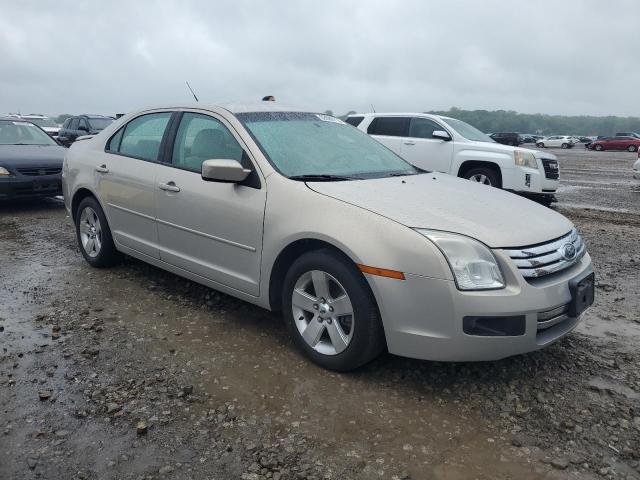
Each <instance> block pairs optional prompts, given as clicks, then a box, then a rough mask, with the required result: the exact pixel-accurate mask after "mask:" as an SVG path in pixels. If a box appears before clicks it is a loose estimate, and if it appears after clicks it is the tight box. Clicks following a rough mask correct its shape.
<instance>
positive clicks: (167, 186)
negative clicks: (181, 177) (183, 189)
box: [158, 182, 180, 192]
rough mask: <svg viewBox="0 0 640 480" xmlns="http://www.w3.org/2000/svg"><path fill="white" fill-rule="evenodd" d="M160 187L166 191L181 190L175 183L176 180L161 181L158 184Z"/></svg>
mask: <svg viewBox="0 0 640 480" xmlns="http://www.w3.org/2000/svg"><path fill="white" fill-rule="evenodd" d="M158 188H160V190H164V191H165V192H179V191H180V187H179V186H177V185H176V184H175V182H168V183H160V184H158Z"/></svg>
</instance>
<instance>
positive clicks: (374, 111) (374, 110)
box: [371, 103, 376, 113]
mask: <svg viewBox="0 0 640 480" xmlns="http://www.w3.org/2000/svg"><path fill="white" fill-rule="evenodd" d="M371 110H373V113H376V109H375V108H373V103H372V104H371Z"/></svg>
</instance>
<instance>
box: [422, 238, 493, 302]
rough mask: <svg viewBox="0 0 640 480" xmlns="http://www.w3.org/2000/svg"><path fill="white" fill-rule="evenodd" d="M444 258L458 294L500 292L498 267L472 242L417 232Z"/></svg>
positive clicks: (485, 250) (471, 240) (479, 244)
mask: <svg viewBox="0 0 640 480" xmlns="http://www.w3.org/2000/svg"><path fill="white" fill-rule="evenodd" d="M417 231H418V232H419V233H421V234H422V235H424V236H425V237H427V238H428V239H429V240H431V241H432V242H433V243H435V244H436V246H437V247H438V248H439V249H440V251H441V252H442V253H443V254H444V256H445V258H446V259H447V262H449V266H450V267H451V272H452V273H453V276H454V278H455V279H456V285H457V286H458V289H459V290H494V289H498V288H504V287H505V283H504V278H503V276H502V272H501V271H500V266H499V265H498V261H497V260H496V257H495V256H494V255H493V253H492V252H491V250H489V248H487V247H486V246H485V245H484V244H482V243H480V242H479V241H477V240H474V239H473V238H470V237H466V236H464V235H457V234H455V233H447V232H439V231H437V230H424V229H417Z"/></svg>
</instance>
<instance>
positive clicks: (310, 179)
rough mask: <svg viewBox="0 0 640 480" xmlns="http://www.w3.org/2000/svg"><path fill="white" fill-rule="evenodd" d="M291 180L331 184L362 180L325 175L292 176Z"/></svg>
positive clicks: (344, 176)
mask: <svg viewBox="0 0 640 480" xmlns="http://www.w3.org/2000/svg"><path fill="white" fill-rule="evenodd" d="M289 178H290V179H291V180H301V181H303V182H307V181H308V182H332V181H341V180H362V178H360V177H349V176H346V175H327V174H308V175H293V176H291V177H289Z"/></svg>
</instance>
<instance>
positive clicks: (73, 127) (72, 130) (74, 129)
mask: <svg viewBox="0 0 640 480" xmlns="http://www.w3.org/2000/svg"><path fill="white" fill-rule="evenodd" d="M79 124H80V119H79V118H78V117H73V118H72V119H71V122H70V123H69V130H67V139H68V142H69V144H71V143H73V142H75V141H76V138H78V125H79Z"/></svg>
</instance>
